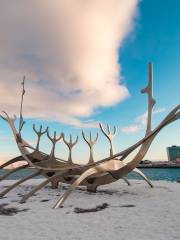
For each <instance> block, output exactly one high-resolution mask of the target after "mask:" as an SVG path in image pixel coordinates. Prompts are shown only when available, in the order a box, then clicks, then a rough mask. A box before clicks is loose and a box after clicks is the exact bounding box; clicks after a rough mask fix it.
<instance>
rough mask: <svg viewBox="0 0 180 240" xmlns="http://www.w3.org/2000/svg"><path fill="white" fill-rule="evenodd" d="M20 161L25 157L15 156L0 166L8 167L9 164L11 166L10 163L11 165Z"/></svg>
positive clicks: (0, 167)
mask: <svg viewBox="0 0 180 240" xmlns="http://www.w3.org/2000/svg"><path fill="white" fill-rule="evenodd" d="M20 161H24V158H23V157H22V156H18V157H15V158H13V159H11V160H9V161H7V162H5V163H3V164H2V165H1V166H0V169H2V168H5V167H7V166H9V165H11V164H13V163H16V162H20Z"/></svg>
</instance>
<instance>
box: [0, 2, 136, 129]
mask: <svg viewBox="0 0 180 240" xmlns="http://www.w3.org/2000/svg"><path fill="white" fill-rule="evenodd" d="M137 3H138V0H128V1H127V0H104V1H99V0H88V1H81V0H76V1H74V0H70V1H67V0H61V1H59V0H54V1H50V0H46V1H44V0H31V1H27V0H25V1H20V2H19V1H18V0H13V1H10V0H7V1H3V0H0V6H1V14H0V63H1V64H0V96H1V98H0V106H1V108H4V109H6V110H8V111H10V112H13V113H14V112H17V111H18V109H17V105H18V101H16V100H17V97H18V93H19V89H18V87H19V85H18V83H19V81H18V80H19V79H20V78H21V77H22V76H23V75H24V74H25V75H26V76H27V92H26V98H25V104H26V110H25V114H26V116H27V117H37V118H43V119H54V120H57V121H61V122H64V123H68V124H71V125H75V126H79V125H81V124H82V122H81V120H80V119H82V118H83V117H89V116H91V115H92V114H93V113H94V111H95V110H96V109H97V108H98V107H108V106H111V105H114V104H117V103H118V102H120V101H122V100H124V99H125V98H127V96H128V94H129V93H128V90H127V88H126V86H124V85H122V83H121V74H120V72H121V66H120V65H119V63H118V49H119V48H121V47H122V44H123V41H124V39H125V37H126V36H127V34H128V33H129V32H130V31H131V30H132V27H133V19H134V17H135V15H136V9H137Z"/></svg>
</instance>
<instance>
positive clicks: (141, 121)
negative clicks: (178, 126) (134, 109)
mask: <svg viewBox="0 0 180 240" xmlns="http://www.w3.org/2000/svg"><path fill="white" fill-rule="evenodd" d="M165 111H166V109H165V108H158V109H155V110H153V113H152V115H153V116H154V115H157V114H159V113H163V112H165ZM147 116H148V112H147V111H146V112H145V113H143V114H142V115H140V116H138V117H136V119H135V121H134V124H132V125H129V126H125V127H122V128H121V131H122V132H124V133H127V134H133V133H137V132H139V131H140V130H142V129H143V128H144V127H145V126H146V123H147Z"/></svg>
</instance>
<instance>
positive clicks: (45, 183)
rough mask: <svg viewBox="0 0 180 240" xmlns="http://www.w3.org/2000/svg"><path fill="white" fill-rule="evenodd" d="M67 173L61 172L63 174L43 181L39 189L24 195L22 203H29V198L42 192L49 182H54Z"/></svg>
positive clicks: (36, 188)
mask: <svg viewBox="0 0 180 240" xmlns="http://www.w3.org/2000/svg"><path fill="white" fill-rule="evenodd" d="M64 173H65V172H61V173H57V174H55V175H53V176H52V177H49V178H48V179H46V180H45V181H43V182H42V183H41V184H39V185H38V186H37V187H35V188H34V189H32V190H31V191H30V192H29V193H28V194H26V195H24V196H23V198H22V199H21V201H20V203H25V202H26V201H27V199H28V198H30V197H31V196H32V195H33V194H34V193H35V192H37V191H39V190H41V188H43V187H44V186H46V185H47V184H48V183H49V182H51V181H53V180H54V179H56V178H57V177H60V176H62V175H63V174H64Z"/></svg>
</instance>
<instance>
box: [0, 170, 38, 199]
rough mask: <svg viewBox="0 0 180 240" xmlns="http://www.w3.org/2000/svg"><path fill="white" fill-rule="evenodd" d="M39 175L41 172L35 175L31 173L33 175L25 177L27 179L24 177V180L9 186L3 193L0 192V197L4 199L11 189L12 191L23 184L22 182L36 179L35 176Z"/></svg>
mask: <svg viewBox="0 0 180 240" xmlns="http://www.w3.org/2000/svg"><path fill="white" fill-rule="evenodd" d="M40 174H41V171H38V172H36V173H33V174H31V175H29V176H27V177H25V178H23V179H21V180H19V181H17V182H16V183H14V184H13V185H11V186H10V187H8V188H7V189H5V190H4V191H2V192H1V193H0V197H4V196H5V195H6V194H7V193H8V192H10V191H11V190H12V189H14V188H15V187H17V186H18V185H20V184H21V183H23V182H25V181H27V180H29V179H31V178H33V177H36V176H38V175H40Z"/></svg>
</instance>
